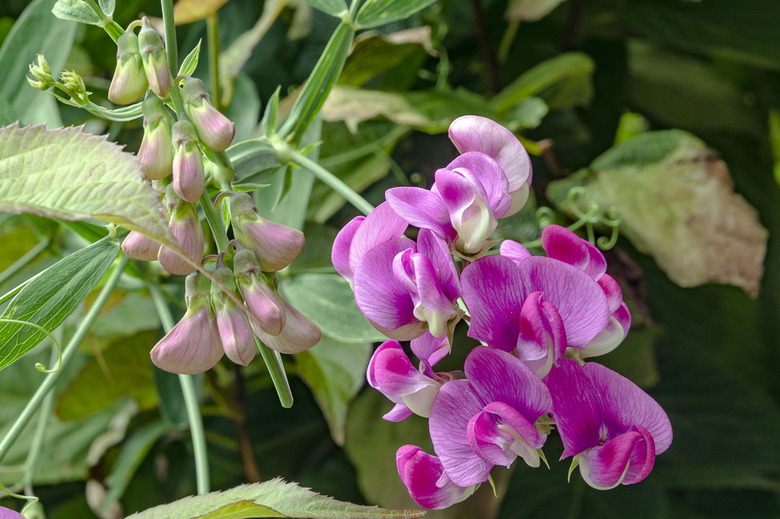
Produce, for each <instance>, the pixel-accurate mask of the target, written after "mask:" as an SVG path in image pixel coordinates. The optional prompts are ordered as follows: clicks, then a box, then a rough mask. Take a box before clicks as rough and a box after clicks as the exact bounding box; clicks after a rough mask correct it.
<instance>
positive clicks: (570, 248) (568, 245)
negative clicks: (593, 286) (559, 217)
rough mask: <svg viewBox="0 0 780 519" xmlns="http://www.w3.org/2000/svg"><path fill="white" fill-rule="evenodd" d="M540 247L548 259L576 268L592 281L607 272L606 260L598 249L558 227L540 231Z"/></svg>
mask: <svg viewBox="0 0 780 519" xmlns="http://www.w3.org/2000/svg"><path fill="white" fill-rule="evenodd" d="M542 247H543V248H544V250H545V252H547V256H548V257H550V258H553V259H557V260H560V261H563V262H564V263H568V264H569V265H572V266H574V267H577V268H578V269H580V270H582V271H584V272H585V273H586V274H587V275H589V276H590V277H592V278H593V279H596V280H598V279H599V278H600V277H601V275H602V274H604V272H606V271H607V260H606V259H604V254H602V253H601V251H600V250H599V249H598V247H596V246H595V245H593V244H592V243H590V242H589V241H588V240H583V239H582V238H580V237H579V236H577V235H576V234H575V233H574V232H572V231H570V230H569V229H567V228H565V227H561V226H560V225H548V226H547V227H545V228H544V230H542Z"/></svg>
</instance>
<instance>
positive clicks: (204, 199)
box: [200, 189, 228, 252]
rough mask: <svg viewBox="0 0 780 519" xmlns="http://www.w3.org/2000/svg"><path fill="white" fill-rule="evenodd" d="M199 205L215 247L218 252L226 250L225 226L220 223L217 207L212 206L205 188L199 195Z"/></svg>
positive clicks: (220, 218)
mask: <svg viewBox="0 0 780 519" xmlns="http://www.w3.org/2000/svg"><path fill="white" fill-rule="evenodd" d="M200 206H201V207H202V208H203V214H204V215H206V221H207V222H208V223H209V227H210V228H211V234H212V235H213V236H214V241H216V242H217V249H218V250H219V252H226V251H227V249H228V237H227V233H226V231H225V226H224V225H223V223H222V217H221V216H220V215H219V212H218V211H217V208H216V207H214V204H213V203H212V201H211V198H210V197H209V194H208V192H207V191H206V190H205V189H204V190H203V194H202V195H201V196H200Z"/></svg>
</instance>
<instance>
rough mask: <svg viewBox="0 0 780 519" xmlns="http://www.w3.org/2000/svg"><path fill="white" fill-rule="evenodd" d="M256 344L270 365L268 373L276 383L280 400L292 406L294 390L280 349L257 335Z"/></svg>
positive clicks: (283, 405) (264, 359)
mask: <svg viewBox="0 0 780 519" xmlns="http://www.w3.org/2000/svg"><path fill="white" fill-rule="evenodd" d="M255 344H257V349H258V350H260V355H262V356H263V361H264V362H265V365H266V366H267V367H268V374H269V375H271V381H272V382H273V383H274V388H276V393H277V394H278V395H279V402H280V403H281V404H282V407H284V408H290V407H292V405H293V396H292V390H291V389H290V383H289V382H288V381H287V374H286V373H285V372H284V364H283V363H282V356H281V355H280V354H279V352H278V351H275V350H272V349H271V348H269V347H268V346H266V345H265V344H263V343H262V342H261V341H260V340H259V339H258V338H257V337H255Z"/></svg>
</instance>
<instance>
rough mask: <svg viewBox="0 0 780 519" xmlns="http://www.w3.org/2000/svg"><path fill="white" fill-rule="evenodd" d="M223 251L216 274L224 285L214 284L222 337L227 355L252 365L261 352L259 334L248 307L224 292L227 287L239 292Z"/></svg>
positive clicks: (212, 290)
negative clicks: (259, 349)
mask: <svg viewBox="0 0 780 519" xmlns="http://www.w3.org/2000/svg"><path fill="white" fill-rule="evenodd" d="M223 256H224V255H223V254H220V255H219V258H218V259H217V267H216V268H215V269H214V277H215V278H216V279H217V281H219V283H220V284H221V285H222V287H220V286H219V285H217V284H214V283H212V285H211V301H212V303H213V305H214V311H215V312H216V314H217V328H218V329H219V336H220V338H221V339H222V346H223V347H224V349H225V354H226V355H227V356H228V358H229V359H230V360H232V361H233V362H235V363H236V364H241V365H242V366H247V365H249V363H250V362H252V359H253V358H254V357H255V353H256V352H257V346H256V344H255V336H254V335H253V334H252V328H251V327H250V326H249V320H248V319H247V315H246V313H245V312H244V309H243V308H241V307H239V306H238V305H237V304H236V303H235V302H234V301H233V300H232V299H231V298H230V297H228V295H227V294H226V293H225V292H224V290H223V287H224V288H226V289H228V290H229V291H230V292H232V293H234V294H235V291H236V282H235V280H234V279H233V273H232V272H231V271H230V269H229V268H227V267H226V266H225V263H224V260H223Z"/></svg>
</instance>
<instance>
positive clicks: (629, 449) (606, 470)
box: [580, 430, 655, 490]
mask: <svg viewBox="0 0 780 519" xmlns="http://www.w3.org/2000/svg"><path fill="white" fill-rule="evenodd" d="M633 460H635V463H636V466H635V467H632V466H631V463H630V462H631V461H633ZM654 461H655V449H654V447H653V437H652V436H651V435H650V434H649V433H647V431H644V430H642V431H641V432H640V431H639V430H634V431H628V432H626V433H623V434H621V435H619V436H617V437H615V438H613V439H611V440H610V441H608V442H607V443H605V444H604V445H599V446H597V447H594V448H592V449H590V450H589V451H588V452H585V453H583V454H581V455H580V474H582V479H584V480H585V482H586V483H588V485H590V486H592V487H593V488H596V489H599V490H607V489H610V488H614V487H616V486H617V485H619V484H621V483H624V484H630V483H637V482H639V481H641V480H643V479H644V478H645V477H647V475H648V474H649V473H650V470H651V469H652V468H653V462H654ZM629 473H630V475H631V478H630V479H631V481H630V482H629V481H626V479H627V478H628V476H629Z"/></svg>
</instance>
